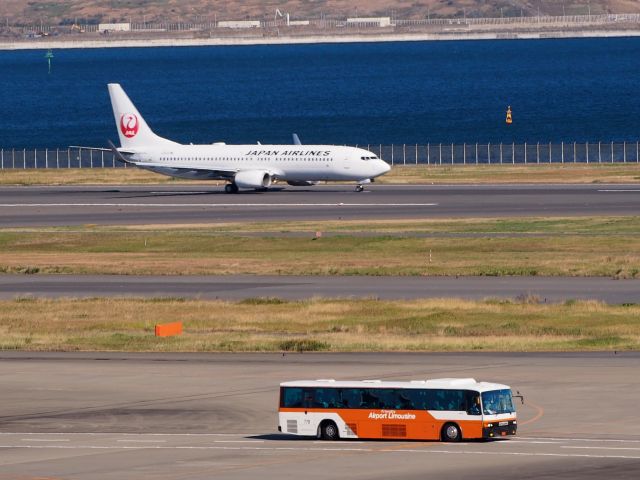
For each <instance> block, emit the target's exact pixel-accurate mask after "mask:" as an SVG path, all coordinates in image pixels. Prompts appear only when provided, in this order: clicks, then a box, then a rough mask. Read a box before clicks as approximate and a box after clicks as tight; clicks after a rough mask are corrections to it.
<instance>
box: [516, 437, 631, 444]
mask: <svg viewBox="0 0 640 480" xmlns="http://www.w3.org/2000/svg"><path fill="white" fill-rule="evenodd" d="M515 440H516V441H521V440H557V441H561V442H562V441H566V442H616V443H640V440H625V439H622V438H555V437H519V438H518V439H515Z"/></svg>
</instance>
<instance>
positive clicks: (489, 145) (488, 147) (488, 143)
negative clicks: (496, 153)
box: [487, 142, 491, 164]
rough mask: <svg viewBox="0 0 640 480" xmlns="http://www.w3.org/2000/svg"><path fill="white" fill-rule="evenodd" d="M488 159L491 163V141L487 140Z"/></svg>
mask: <svg viewBox="0 0 640 480" xmlns="http://www.w3.org/2000/svg"><path fill="white" fill-rule="evenodd" d="M487 160H488V162H489V164H491V142H487Z"/></svg>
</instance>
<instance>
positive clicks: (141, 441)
mask: <svg viewBox="0 0 640 480" xmlns="http://www.w3.org/2000/svg"><path fill="white" fill-rule="evenodd" d="M118 442H127V443H133V442H137V443H167V441H166V440H153V439H148V440H145V439H142V438H125V439H122V440H118Z"/></svg>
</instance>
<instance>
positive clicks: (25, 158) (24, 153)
mask: <svg viewBox="0 0 640 480" xmlns="http://www.w3.org/2000/svg"><path fill="white" fill-rule="evenodd" d="M22 168H23V169H26V168H27V149H26V148H25V149H24V150H22Z"/></svg>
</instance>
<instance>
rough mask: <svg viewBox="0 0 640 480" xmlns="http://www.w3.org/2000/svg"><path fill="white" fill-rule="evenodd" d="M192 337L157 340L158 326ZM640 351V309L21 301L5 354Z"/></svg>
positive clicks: (1, 323)
mask: <svg viewBox="0 0 640 480" xmlns="http://www.w3.org/2000/svg"><path fill="white" fill-rule="evenodd" d="M172 321H182V322H183V324H184V334H183V335H182V336H179V337H171V338H156V337H154V333H153V331H154V325H155V324H156V323H163V322H172ZM639 348H640V305H638V304H636V305H627V306H608V305H604V304H601V303H598V302H593V301H589V302H583V301H568V302H566V303H564V304H560V305H547V304H540V303H538V301H537V299H535V298H527V299H523V300H522V301H520V302H516V301H502V300H500V301H498V300H486V301H482V302H472V301H464V300H456V299H450V300H416V301H380V300H372V299H370V300H320V299H315V300H307V301H291V302H289V301H284V300H279V299H248V300H244V301H241V302H224V301H199V300H184V299H170V298H169V299H87V300H77V299H59V300H37V299H31V298H18V299H15V300H11V301H0V350H10V349H20V350H55V351H74V350H103V351H194V352H205V351H479V350H480V351H580V350H637V349H639Z"/></svg>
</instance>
